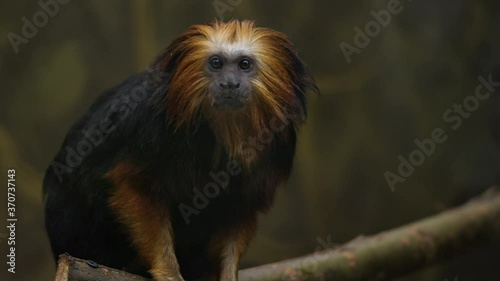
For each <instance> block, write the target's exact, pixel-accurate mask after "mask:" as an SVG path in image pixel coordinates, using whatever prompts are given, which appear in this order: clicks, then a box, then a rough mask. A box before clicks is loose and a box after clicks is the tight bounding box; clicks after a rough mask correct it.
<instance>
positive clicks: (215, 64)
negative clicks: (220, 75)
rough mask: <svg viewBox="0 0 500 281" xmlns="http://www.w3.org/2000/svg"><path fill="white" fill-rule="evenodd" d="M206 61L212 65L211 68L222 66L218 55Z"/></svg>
mask: <svg viewBox="0 0 500 281" xmlns="http://www.w3.org/2000/svg"><path fill="white" fill-rule="evenodd" d="M208 63H209V64H210V67H212V68H213V69H221V68H222V60H221V59H220V58H218V57H214V58H211V59H210V61H209V62H208Z"/></svg>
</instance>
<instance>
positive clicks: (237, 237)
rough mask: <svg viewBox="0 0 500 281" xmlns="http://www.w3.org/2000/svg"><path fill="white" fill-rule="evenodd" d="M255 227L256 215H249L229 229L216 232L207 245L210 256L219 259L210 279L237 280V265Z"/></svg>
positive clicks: (253, 233)
mask: <svg viewBox="0 0 500 281" xmlns="http://www.w3.org/2000/svg"><path fill="white" fill-rule="evenodd" d="M256 228H257V217H256V216H250V217H248V218H247V219H245V220H242V221H240V222H239V223H238V224H236V225H233V226H231V228H229V229H225V230H221V231H220V232H218V233H216V234H215V235H214V236H213V237H212V239H211V241H210V245H209V255H210V258H213V259H214V260H219V261H220V268H219V269H218V271H217V272H212V273H211V276H210V277H209V279H208V280H210V281H219V280H220V281H236V280H238V265H239V263H240V259H241V256H242V255H243V254H244V253H245V251H246V250H247V248H248V243H249V242H250V240H251V239H252V238H253V237H254V235H255V231H256Z"/></svg>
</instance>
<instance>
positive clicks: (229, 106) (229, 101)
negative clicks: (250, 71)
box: [212, 93, 248, 110]
mask: <svg viewBox="0 0 500 281" xmlns="http://www.w3.org/2000/svg"><path fill="white" fill-rule="evenodd" d="M247 100H248V98H247V95H244V94H234V93H224V94H220V95H218V96H217V97H214V99H213V102H212V106H213V107H215V108H216V109H223V110H238V109H241V108H243V107H245V105H246V104H247Z"/></svg>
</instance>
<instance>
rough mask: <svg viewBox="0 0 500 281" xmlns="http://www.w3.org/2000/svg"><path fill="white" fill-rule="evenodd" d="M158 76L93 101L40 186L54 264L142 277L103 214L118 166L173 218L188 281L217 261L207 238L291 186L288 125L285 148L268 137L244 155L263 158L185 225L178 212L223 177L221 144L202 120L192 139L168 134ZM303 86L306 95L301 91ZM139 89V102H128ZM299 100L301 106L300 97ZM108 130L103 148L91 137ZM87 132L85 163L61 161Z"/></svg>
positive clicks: (119, 231)
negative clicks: (283, 185)
mask: <svg viewBox="0 0 500 281" xmlns="http://www.w3.org/2000/svg"><path fill="white" fill-rule="evenodd" d="M300 67H303V66H302V65H301V66H300ZM301 71H305V70H304V69H301ZM164 74H165V75H163V76H161V75H159V72H158V71H149V72H144V73H141V74H138V75H136V76H132V77H130V78H129V79H127V80H126V81H124V82H123V83H122V84H121V85H119V86H118V87H116V88H114V89H112V90H110V91H108V92H106V93H104V94H103V95H102V96H101V97H99V98H98V99H97V101H96V102H95V103H94V104H93V105H92V106H91V108H90V109H89V111H88V112H87V113H86V114H85V115H84V116H83V117H82V118H81V119H80V120H79V121H78V122H77V123H76V124H75V125H74V126H73V127H72V128H71V130H70V131H69V133H68V135H67V137H66V139H65V141H64V143H63V145H62V148H61V150H60V151H59V152H58V154H57V156H56V157H55V159H54V161H53V162H52V164H51V166H50V167H49V168H48V170H47V173H46V175H45V179H44V183H43V186H44V188H43V190H44V195H45V225H46V228H47V231H48V234H49V238H50V242H51V245H52V250H53V253H54V256H55V257H56V258H57V257H58V255H60V254H62V253H64V252H68V253H69V254H71V255H73V256H76V257H79V258H83V259H90V260H94V261H96V262H98V263H101V264H104V265H107V266H110V267H114V268H118V269H124V268H125V269H126V270H128V271H132V272H135V273H139V274H143V275H145V276H147V274H146V271H145V270H146V268H144V267H136V268H134V265H138V264H140V263H139V261H138V257H137V254H136V251H135V250H134V249H133V247H132V246H131V245H130V238H129V237H128V235H127V233H126V231H125V229H124V227H122V226H121V225H120V223H118V222H117V220H116V218H115V217H114V216H113V214H112V213H111V211H110V209H109V207H108V200H109V196H110V193H111V192H112V190H113V186H112V185H111V184H110V182H108V181H107V180H106V179H104V178H103V176H104V174H105V173H106V172H108V171H109V170H110V169H111V168H112V167H114V166H115V165H116V164H117V163H120V162H123V161H129V162H132V163H134V164H135V165H137V166H138V167H141V172H140V173H141V174H140V177H141V179H142V180H143V182H144V185H143V186H144V189H143V190H142V192H143V193H144V194H146V195H148V196H153V197H154V198H157V199H158V200H161V201H162V202H164V204H165V206H167V207H168V209H169V210H170V213H171V214H172V224H173V229H174V236H175V247H176V254H177V258H178V261H179V264H180V266H181V271H182V274H183V275H184V277H185V278H186V279H191V278H196V277H199V274H200V273H199V272H201V271H203V270H205V269H207V267H209V266H210V262H213V261H207V260H206V257H205V256H204V251H205V250H206V246H207V241H208V238H209V237H210V234H211V233H213V232H214V231H215V230H216V229H221V228H224V227H225V226H229V225H231V224H233V223H234V222H237V221H239V220H241V219H242V218H244V217H246V216H252V215H255V213H256V212H259V211H265V210H267V209H268V208H269V207H270V206H271V204H272V202H273V197H274V194H275V189H276V187H277V186H278V185H279V183H280V182H282V181H283V180H284V179H286V178H287V177H288V175H289V173H290V170H291V167H292V160H293V156H294V151H295V137H296V135H295V128H294V126H293V125H292V123H289V124H287V126H286V128H285V130H286V131H288V138H287V139H286V140H283V139H278V138H274V140H273V142H272V143H270V144H269V145H266V148H265V149H264V151H259V147H257V148H250V146H247V147H248V148H247V149H254V150H255V151H257V152H258V153H259V155H261V157H260V158H259V160H258V162H257V163H256V164H255V165H254V166H253V168H252V169H251V171H246V170H243V171H242V172H241V173H240V174H238V175H236V176H231V177H230V183H229V186H227V187H226V188H224V189H223V190H222V191H221V192H220V194H219V195H218V196H217V197H216V198H214V199H210V201H209V204H208V206H207V207H206V208H205V209H203V210H200V211H199V214H198V215H191V216H190V217H189V219H190V223H189V224H186V221H185V220H184V218H183V216H182V214H181V213H180V211H179V205H180V204H181V203H185V204H186V205H188V206H193V202H192V201H193V197H194V193H193V188H198V189H201V190H202V188H203V186H204V185H205V184H207V183H208V182H213V179H212V178H211V177H210V176H209V174H210V172H215V173H218V172H220V171H226V164H227V162H228V161H229V159H227V155H226V154H225V153H224V152H223V153H222V158H221V159H220V161H218V162H217V163H218V164H217V165H216V166H214V161H213V159H214V153H216V149H217V147H218V145H217V143H216V139H215V136H214V134H213V133H212V131H211V129H210V127H209V126H208V123H207V121H206V120H204V119H203V118H200V120H199V121H198V122H197V124H196V127H194V128H190V129H189V130H188V129H187V128H186V127H182V128H179V129H177V130H174V129H173V128H171V127H170V126H169V125H168V120H167V118H166V112H165V108H166V107H165V95H166V92H167V90H168V87H169V85H168V83H169V82H168V80H169V77H170V73H169V70H167V71H166V72H164ZM160 76H161V77H160ZM300 86H301V88H302V89H301V90H304V88H305V85H300ZM140 89H143V96H138V95H136V96H133V95H132V93H133V92H134V91H136V93H138V92H137V91H139V90H140ZM300 98H301V101H302V104H303V105H304V107H305V96H303V93H300ZM127 100H128V102H127ZM302 112H305V108H302ZM108 120H109V122H107V121H108ZM102 124H105V125H104V126H103V125H102ZM109 124H112V126H115V127H114V129H113V130H110V131H109V133H106V132H104V131H105V130H103V129H99V131H100V132H101V134H102V135H103V140H102V143H99V141H98V140H99V134H98V133H95V130H96V128H100V127H102V128H107V127H108V126H109ZM83 130H91V131H92V130H94V131H93V132H94V133H93V136H94V142H95V143H96V144H92V145H91V148H92V151H91V152H90V153H88V155H85V156H81V161H77V160H78V159H76V161H73V162H76V163H70V162H67V161H66V158H67V157H68V150H67V149H66V148H67V147H69V148H71V149H73V150H78V147H80V149H82V147H83V145H82V143H84V140H87V141H88V142H89V143H91V141H90V140H89V138H87V137H86V136H85V135H84V133H83ZM254 137H257V136H254ZM87 146H88V145H87ZM84 154H85V153H84ZM73 156H74V155H73ZM71 159H72V160H75V159H73V158H71ZM71 159H70V160H71ZM79 162H81V163H79ZM71 166H74V167H71ZM202 192H203V191H202ZM144 219H147V218H144Z"/></svg>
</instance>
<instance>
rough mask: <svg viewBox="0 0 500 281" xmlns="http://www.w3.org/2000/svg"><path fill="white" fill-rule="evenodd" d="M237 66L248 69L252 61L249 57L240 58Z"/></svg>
mask: <svg viewBox="0 0 500 281" xmlns="http://www.w3.org/2000/svg"><path fill="white" fill-rule="evenodd" d="M238 66H239V67H240V68H241V69H242V70H249V69H250V68H251V67H252V61H250V60H249V59H242V60H241V61H240V63H239V64H238Z"/></svg>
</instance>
